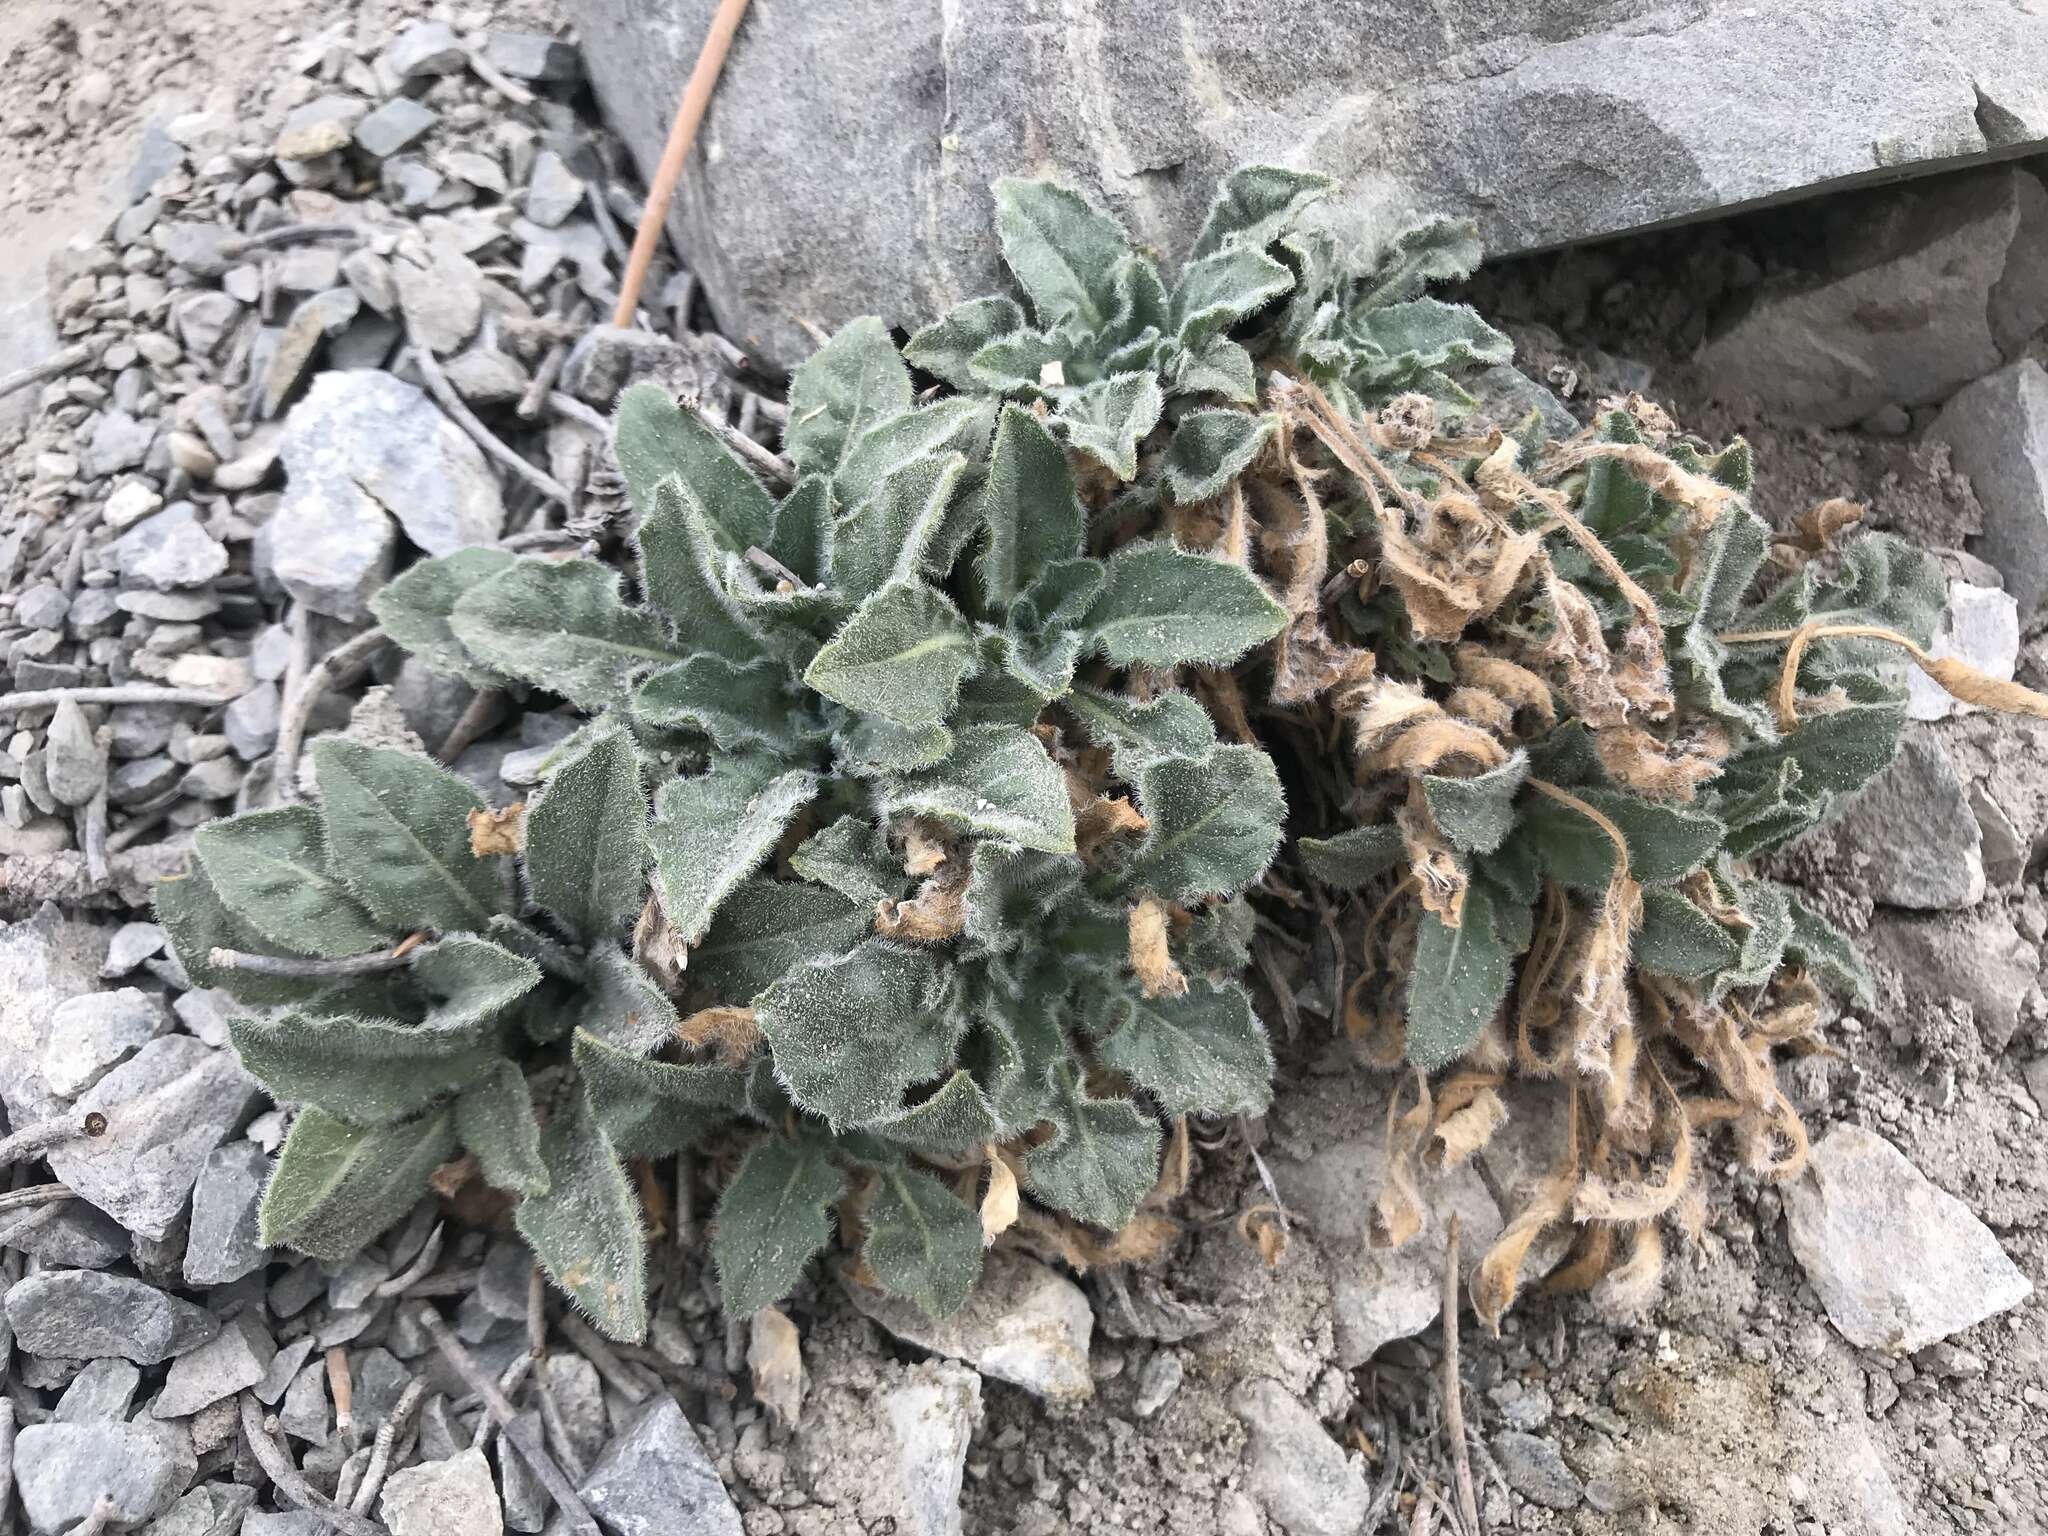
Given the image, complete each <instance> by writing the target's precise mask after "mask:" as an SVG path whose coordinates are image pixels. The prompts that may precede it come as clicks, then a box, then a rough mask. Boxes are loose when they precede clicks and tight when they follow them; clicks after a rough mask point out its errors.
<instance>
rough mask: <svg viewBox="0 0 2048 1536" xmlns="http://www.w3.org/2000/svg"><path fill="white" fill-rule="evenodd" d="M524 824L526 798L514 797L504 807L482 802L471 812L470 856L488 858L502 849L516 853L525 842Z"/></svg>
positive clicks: (504, 851) (502, 850)
mask: <svg viewBox="0 0 2048 1536" xmlns="http://www.w3.org/2000/svg"><path fill="white" fill-rule="evenodd" d="M525 827H526V802H525V801H524V800H515V801H513V802H512V803H511V804H510V805H508V806H506V807H505V808H504V809H503V810H502V811H493V810H486V809H484V808H483V807H481V806H479V807H478V808H477V809H475V810H473V811H471V812H470V813H469V852H470V856H471V857H472V858H478V859H488V858H492V857H494V856H496V855H498V854H501V853H517V852H518V851H519V850H520V848H521V847H522V846H523V845H524V843H525Z"/></svg>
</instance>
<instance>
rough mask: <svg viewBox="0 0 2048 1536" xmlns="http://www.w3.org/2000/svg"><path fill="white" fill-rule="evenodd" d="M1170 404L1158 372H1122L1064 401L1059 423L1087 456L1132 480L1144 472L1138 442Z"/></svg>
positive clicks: (1057, 414) (1055, 418)
mask: <svg viewBox="0 0 2048 1536" xmlns="http://www.w3.org/2000/svg"><path fill="white" fill-rule="evenodd" d="M1165 408H1166V397H1165V396H1164V395H1163V394H1162V393H1161V392H1160V389H1159V380H1158V378H1157V376H1156V375H1154V374H1152V373H1151V372H1149V371H1148V372H1145V373H1119V374H1115V375H1113V376H1111V377H1109V378H1105V379H1097V380H1096V381H1095V382H1094V383H1092V384H1089V385H1087V386H1086V387H1084V388H1082V389H1077V390H1075V391H1073V392H1072V393H1071V394H1069V395H1068V396H1067V397H1066V398H1065V399H1063V400H1061V401H1060V407H1059V409H1058V410H1057V411H1056V412H1054V413H1053V423H1054V425H1056V426H1058V427H1059V428H1060V430H1061V431H1063V432H1064V433H1065V434H1066V439H1067V446H1068V447H1069V448H1075V449H1078V450H1080V451H1081V452H1082V453H1085V454H1087V455H1088V456H1089V457H1090V458H1092V459H1094V460H1095V461H1096V462H1097V463H1098V464H1100V465H1102V467H1103V468H1105V469H1107V470H1108V471H1109V472H1110V473H1111V474H1113V475H1115V476H1116V477H1117V479H1119V480H1130V479H1134V478H1135V477H1136V476H1137V473H1138V445H1139V444H1140V443H1142V442H1143V441H1144V440H1145V436H1146V434H1147V433H1149V432H1150V431H1151V430H1152V429H1153V428H1154V427H1156V426H1158V425H1159V413H1160V412H1161V411H1163V410H1164V409H1165Z"/></svg>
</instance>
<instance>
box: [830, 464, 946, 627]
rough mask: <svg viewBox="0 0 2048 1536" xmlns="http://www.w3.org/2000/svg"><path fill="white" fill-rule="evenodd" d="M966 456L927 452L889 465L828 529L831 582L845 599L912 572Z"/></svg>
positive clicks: (940, 520)
mask: <svg viewBox="0 0 2048 1536" xmlns="http://www.w3.org/2000/svg"><path fill="white" fill-rule="evenodd" d="M966 467H967V461H966V460H965V459H964V458H962V457H961V456H960V455H959V454H957V453H933V454H926V455H924V456H923V457H921V458H915V459H912V460H910V461H909V462H908V463H906V464H903V465H901V466H900V467H898V468H896V469H893V470H891V471H890V472H889V473H888V474H887V475H885V476H883V477H882V479H881V480H880V481H879V482H878V483H877V484H876V486H875V488H874V490H873V491H872V492H870V493H869V495H868V496H867V497H865V498H864V499H863V500H862V501H861V502H860V503H859V504H858V505H856V506H855V507H854V508H853V510H852V511H850V512H848V513H847V514H846V515H845V516H844V517H842V518H840V520H839V521H838V523H837V524H836V525H834V529H833V534H832V584H833V586H834V587H836V588H838V589H839V590H840V591H841V592H843V593H845V594H846V595H847V597H848V598H849V599H850V600H857V599H859V598H863V597H866V596H868V595H869V594H870V593H872V592H873V591H874V590H875V589H876V588H877V587H879V586H881V585H882V583H883V582H885V581H888V580H889V579H890V578H891V577H894V578H897V579H899V580H900V579H904V578H914V577H916V576H917V575H918V574H919V573H920V572H921V571H922V570H923V569H924V567H925V565H926V555H927V553H928V552H929V551H930V549H931V547H932V544H933V541H934V540H935V539H936V538H937V536H938V534H939V532H940V530H941V528H942V527H943V526H944V524H945V521H946V512H947V508H948V506H949V504H950V503H951V502H952V500H953V496H954V493H955V492H956V491H957V490H958V489H959V486H960V478H961V474H962V472H963V471H964V470H965V469H966Z"/></svg>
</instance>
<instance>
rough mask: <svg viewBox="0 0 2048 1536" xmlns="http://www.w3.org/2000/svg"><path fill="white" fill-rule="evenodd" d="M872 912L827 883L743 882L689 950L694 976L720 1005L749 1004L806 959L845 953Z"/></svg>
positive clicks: (871, 918)
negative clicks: (831, 888) (828, 886)
mask: <svg viewBox="0 0 2048 1536" xmlns="http://www.w3.org/2000/svg"><path fill="white" fill-rule="evenodd" d="M874 915H875V909H874V908H873V907H872V906H868V905H861V904H856V903H854V902H852V901H849V900H848V899H847V898H846V897H845V896H842V895H841V894H840V893H839V892H837V891H834V890H827V889H826V888H825V887H824V886H822V885H805V884H799V883H797V882H794V881H775V880H747V881H742V882H741V883H740V884H739V885H738V886H736V887H735V888H734V889H733V892H732V894H731V895H730V896H728V897H727V898H726V899H725V901H724V902H723V903H722V904H721V905H720V907H719V909H718V916H717V917H716V918H714V919H713V920H712V923H711V931H710V932H709V933H707V934H705V936H704V942H703V943H702V944H699V945H698V946H697V947H696V948H695V949H694V950H692V951H691V952H690V974H691V976H693V977H694V978H696V980H697V981H698V982H699V983H700V984H701V985H703V986H704V987H705V988H707V989H708V990H709V991H710V993H711V995H713V996H714V997H716V998H717V999H718V1000H719V1001H720V1002H723V1003H730V1004H732V1005H733V1006H734V1007H745V1006H747V1005H748V1004H750V1003H754V1002H756V1001H757V1000H758V999H759V998H760V995H761V994H762V993H763V992H765V991H767V990H768V988H769V987H770V986H772V985H773V984H774V983H775V982H776V981H777V980H778V979H779V978H780V977H782V976H783V975H784V974H785V973H786V972H788V971H791V970H794V969H795V968H796V967H797V966H799V965H802V964H803V963H804V962H805V961H807V960H811V959H814V958H816V957H817V956H819V955H843V954H845V953H846V952H847V950H849V949H851V948H852V947H853V946H854V945H855V944H857V943H858V942H860V940H861V938H862V937H863V936H864V935H865V934H866V933H867V932H868V930H869V928H870V927H872V926H873V922H874Z"/></svg>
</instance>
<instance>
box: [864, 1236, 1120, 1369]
mask: <svg viewBox="0 0 2048 1536" xmlns="http://www.w3.org/2000/svg"><path fill="white" fill-rule="evenodd" d="M847 1294H848V1295H849V1296H851V1297H852V1298H853V1304H854V1305H855V1306H857V1307H859V1308H860V1310H861V1311H863V1312H865V1313H866V1314H867V1315H868V1316H869V1317H871V1318H873V1319H874V1320H875V1321H876V1322H878V1323H880V1324H881V1325H882V1326H883V1327H884V1328H886V1329H888V1330H889V1331H890V1332H891V1333H893V1334H895V1335H896V1336H897V1337H898V1338H899V1339H904V1340H907V1341H908V1342H910V1343H912V1344H915V1345H917V1346H918V1348H920V1349H928V1350H931V1351H932V1352H933V1353H934V1354H941V1355H950V1356H951V1357H952V1358H954V1359H956V1360H965V1361H966V1362H967V1363H968V1364H969V1365H971V1366H973V1367H974V1368H975V1369H976V1370H978V1371H980V1372H981V1373H982V1375H984V1376H993V1377H994V1378H995V1379H996V1380H997V1381H1007V1382H1009V1383H1010V1384H1011V1385H1013V1386H1019V1387H1022V1388H1024V1389H1025V1390H1026V1391H1027V1392H1035V1393H1036V1394H1037V1395H1038V1396H1040V1397H1043V1398H1048V1399H1050V1400H1051V1401H1053V1402H1059V1403H1074V1402H1081V1401H1083V1400H1085V1399H1087V1398H1090V1397H1092V1396H1094V1394H1095V1381H1094V1378H1093V1377H1092V1376H1091V1375H1089V1372H1088V1341H1089V1338H1090V1337H1091V1335H1092V1334H1093V1333H1094V1330H1095V1314H1094V1312H1093V1310H1092V1309H1090V1307H1089V1305H1088V1298H1087V1297H1086V1296H1085V1295H1083V1294H1082V1292H1081V1288H1080V1287H1079V1286H1077V1285H1075V1284H1074V1282H1073V1281H1071V1280H1069V1279H1068V1278H1067V1277H1066V1276H1065V1275H1062V1274H1059V1273H1058V1272H1056V1271H1054V1270H1052V1269H1049V1268H1047V1267H1046V1266H1045V1265H1043V1264H1041V1263H1039V1262H1038V1261H1037V1260H1035V1259H1027V1258H1024V1257H1022V1256H1021V1255H1017V1254H1006V1253H1001V1252H995V1253H991V1254H989V1256H988V1258H987V1260H986V1262H985V1263H984V1264H983V1266H982V1273H981V1281H980V1283H979V1284H978V1285H976V1286H975V1288H974V1294H973V1295H971V1296H969V1297H968V1298H967V1304H966V1305H965V1306H963V1307H962V1308H961V1309H960V1310H959V1311H958V1312H955V1313H954V1314H953V1315H952V1316H951V1317H946V1318H941V1319H939V1320H937V1321H936V1322H935V1321H933V1320H932V1319H931V1318H929V1317H927V1316H926V1315H925V1314H924V1311H923V1309H922V1308H920V1307H919V1306H918V1305H917V1304H916V1303H915V1302H912V1301H909V1300H906V1299H905V1298H903V1297H900V1296H889V1295H885V1294H884V1293H882V1292H880V1291H874V1290H870V1289H869V1288H868V1287H866V1286H863V1285H857V1284H853V1283H851V1282H849V1283H848V1285H847Z"/></svg>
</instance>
